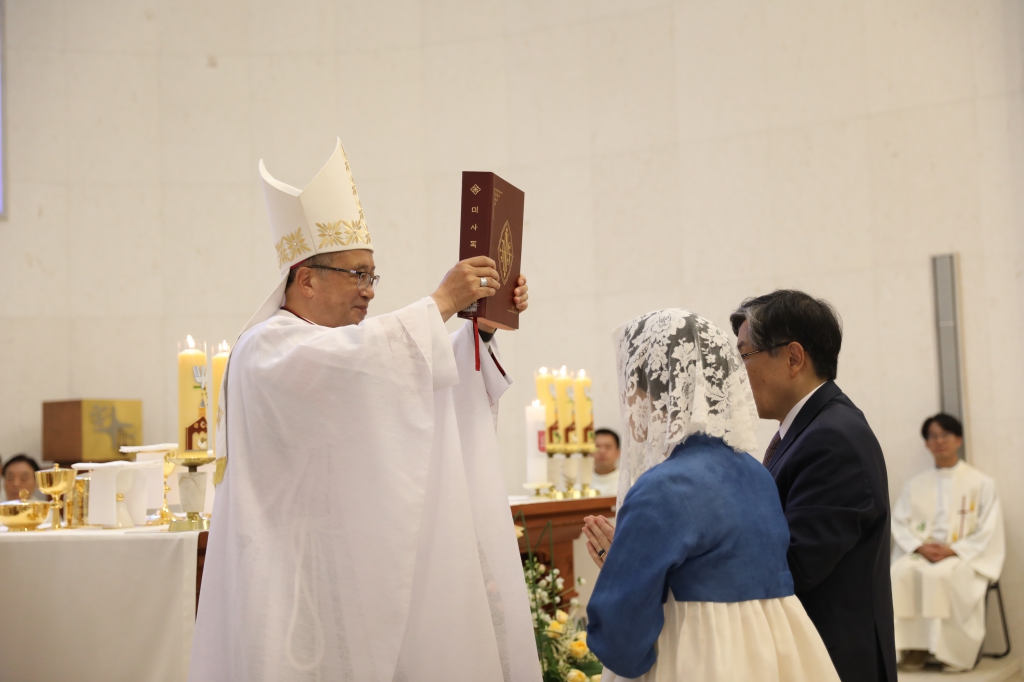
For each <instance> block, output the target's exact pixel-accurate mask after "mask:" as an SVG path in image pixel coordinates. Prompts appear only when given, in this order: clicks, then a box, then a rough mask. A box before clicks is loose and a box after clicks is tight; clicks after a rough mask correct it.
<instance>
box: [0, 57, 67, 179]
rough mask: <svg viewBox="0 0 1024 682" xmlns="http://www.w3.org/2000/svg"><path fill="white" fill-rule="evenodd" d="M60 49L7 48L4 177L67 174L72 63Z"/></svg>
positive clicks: (59, 176) (57, 175)
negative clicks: (69, 89)
mask: <svg viewBox="0 0 1024 682" xmlns="http://www.w3.org/2000/svg"><path fill="white" fill-rule="evenodd" d="M65 59H66V57H65V55H64V53H62V52H60V51H57V50H39V49H12V48H11V47H7V49H6V50H5V51H4V76H5V78H6V79H7V80H6V82H5V83H4V98H5V99H4V115H5V123H6V128H7V130H6V135H5V138H4V146H5V149H4V151H5V152H6V155H7V164H6V166H7V170H6V173H7V176H6V177H5V178H4V180H5V182H11V181H28V182H62V181H64V180H66V179H67V157H68V154H67V152H68V144H67V143H68V140H67V128H66V126H65V125H64V123H65V121H66V120H67V116H68V112H67V109H66V102H67V68H66V66H65Z"/></svg>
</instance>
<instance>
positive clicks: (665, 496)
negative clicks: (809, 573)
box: [584, 309, 839, 682]
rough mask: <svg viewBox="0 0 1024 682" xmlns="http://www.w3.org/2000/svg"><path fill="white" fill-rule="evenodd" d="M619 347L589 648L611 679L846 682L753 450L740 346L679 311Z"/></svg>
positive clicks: (650, 322)
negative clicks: (614, 498) (617, 413)
mask: <svg viewBox="0 0 1024 682" xmlns="http://www.w3.org/2000/svg"><path fill="white" fill-rule="evenodd" d="M615 338H616V341H617V343H618V373H619V401H620V406H621V408H622V417H623V421H624V422H625V425H624V426H625V427H626V428H625V432H626V439H625V447H624V448H623V455H622V456H623V457H624V458H625V461H624V463H623V465H622V466H621V467H620V474H619V475H620V484H619V508H618V512H617V525H616V527H615V528H614V529H613V528H612V527H611V525H610V524H609V523H608V522H607V520H606V519H603V518H602V519H600V521H598V520H597V519H596V517H588V519H587V521H586V523H587V526H586V528H585V531H584V532H586V534H587V538H588V551H590V553H591V556H592V557H594V559H595V561H596V562H597V563H598V565H599V566H601V573H600V576H599V577H598V580H597V583H596V584H595V585H594V591H593V593H592V594H591V596H590V602H589V604H588V605H587V619H588V623H587V644H588V646H589V647H590V649H591V651H593V652H594V654H595V655H596V656H597V657H598V658H599V659H600V660H601V662H602V663H603V664H604V666H605V668H604V674H603V677H602V680H603V682H618V681H619V680H637V679H639V680H643V682H682V681H683V680H685V681H686V682H732V681H734V680H744V682H779V681H780V680H786V682H839V677H838V676H837V675H836V672H835V668H834V667H833V665H832V661H831V659H830V658H829V654H828V651H827V649H826V648H825V645H824V644H823V643H822V641H821V637H820V636H819V635H818V632H817V630H815V628H814V624H813V623H811V621H810V619H809V618H808V617H807V613H806V612H805V611H804V609H803V606H802V605H801V603H800V600H799V599H798V598H797V597H796V596H795V594H794V590H793V578H792V575H791V573H790V571H789V565H788V563H787V559H786V552H787V549H788V547H789V527H788V524H787V522H786V517H785V515H784V514H783V511H782V504H781V502H780V500H779V492H778V489H777V488H776V486H775V481H774V480H773V479H772V476H771V474H769V473H768V470H767V469H765V467H764V466H763V465H762V464H761V462H760V461H758V460H757V459H756V458H754V457H751V456H749V455H748V454H745V453H749V452H750V451H751V450H753V449H754V448H755V447H756V442H755V438H754V425H755V424H756V423H757V411H756V408H755V407H754V398H753V394H752V393H751V391H750V385H749V383H748V379H747V374H746V371H745V370H744V368H743V365H742V363H741V360H740V357H739V354H738V352H737V350H736V349H735V348H734V346H733V344H732V343H730V340H729V337H728V336H726V334H725V333H724V332H723V331H722V330H721V329H719V328H718V327H716V326H715V325H714V324H712V323H711V322H709V321H707V320H706V319H704V318H703V317H700V316H698V315H694V314H693V313H690V312H687V311H685V310H678V309H669V310H659V311H657V312H653V313H648V314H646V315H643V316H642V317H638V318H636V319H634V320H632V321H630V322H629V323H627V324H626V325H624V326H623V327H620V328H619V329H618V330H616V336H615ZM627 493H628V495H627ZM595 524H596V525H595ZM596 533H600V534H601V537H598V535H597V534H596ZM602 538H603V540H602ZM613 538H614V539H613ZM595 543H596V545H595ZM597 547H600V549H597Z"/></svg>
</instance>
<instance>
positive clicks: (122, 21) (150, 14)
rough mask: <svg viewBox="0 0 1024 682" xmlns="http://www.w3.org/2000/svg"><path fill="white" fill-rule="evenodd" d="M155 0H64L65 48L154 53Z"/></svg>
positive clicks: (155, 29) (156, 30) (155, 32)
mask: <svg viewBox="0 0 1024 682" xmlns="http://www.w3.org/2000/svg"><path fill="white" fill-rule="evenodd" d="M159 4H160V3H159V2H157V1H156V0H75V1H74V2H65V3H64V6H63V8H62V9H63V13H64V21H65V26H66V30H67V38H66V41H65V47H66V48H67V49H68V50H72V51H88V52H107V53H133V54H154V53H156V51H157V49H158V46H159V44H160V43H159V41H158V40H157V35H158V28H157V26H158V22H157V8H158V7H159Z"/></svg>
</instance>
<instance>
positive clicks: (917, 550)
mask: <svg viewBox="0 0 1024 682" xmlns="http://www.w3.org/2000/svg"><path fill="white" fill-rule="evenodd" d="M963 435H964V429H963V426H962V425H961V424H960V421H959V420H958V419H956V418H955V417H953V416H951V415H948V414H937V415H935V416H934V417H929V418H928V419H926V420H925V422H924V425H923V426H922V427H921V437H922V438H924V443H925V446H926V447H927V448H928V450H929V451H930V452H931V453H932V457H933V458H934V459H935V466H934V467H929V469H928V470H927V471H924V472H922V473H920V474H919V475H917V476H915V477H914V478H912V479H911V480H910V481H909V482H908V483H907V484H906V485H905V486H904V487H903V493H902V494H901V495H900V499H899V501H898V502H897V503H896V507H895V508H894V509H893V515H892V537H893V539H894V540H895V541H896V549H895V550H894V559H895V560H894V561H893V564H892V602H893V610H894V612H895V615H896V649H897V650H898V651H902V652H903V659H902V660H901V661H900V667H901V668H903V669H905V670H920V669H921V668H923V667H924V665H925V662H926V661H927V659H928V656H929V654H931V655H932V656H934V657H935V659H936V660H937V661H938V662H940V663H942V664H943V665H945V666H948V667H950V668H952V669H955V670H966V669H969V668H973V667H974V663H975V661H976V660H977V659H978V652H979V651H980V650H981V643H982V641H983V640H984V639H985V595H986V594H987V593H988V584H989V581H995V580H998V579H999V574H1000V573H1001V572H1002V570H1003V560H1004V559H1005V558H1006V540H1005V538H1004V533H1003V514H1002V511H1001V509H1000V506H999V497H998V495H997V494H996V484H995V481H993V480H992V479H991V478H989V477H988V476H986V475H985V474H983V473H981V472H980V471H978V470H977V469H975V468H974V467H972V466H971V465H970V464H968V463H967V462H965V461H963V460H961V459H960V446H961V445H963V442H964V439H963Z"/></svg>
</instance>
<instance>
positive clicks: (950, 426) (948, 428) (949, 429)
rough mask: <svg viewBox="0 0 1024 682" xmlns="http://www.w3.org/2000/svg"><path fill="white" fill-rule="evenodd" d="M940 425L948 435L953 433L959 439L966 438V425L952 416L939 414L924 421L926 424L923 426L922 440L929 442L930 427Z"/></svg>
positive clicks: (943, 413)
mask: <svg viewBox="0 0 1024 682" xmlns="http://www.w3.org/2000/svg"><path fill="white" fill-rule="evenodd" d="M933 422H934V423H935V424H938V425H939V428H941V429H942V430H943V431H945V432H946V433H952V434H953V435H954V436H956V437H957V438H963V437H964V425H963V424H961V423H960V420H959V419H957V418H956V417H954V416H953V415H951V414H946V413H945V412H939V413H938V414H937V415H935V416H934V417H928V418H927V419H925V420H924V424H922V425H921V438H924V439H925V440H928V427H929V426H931V425H932V423H933Z"/></svg>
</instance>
